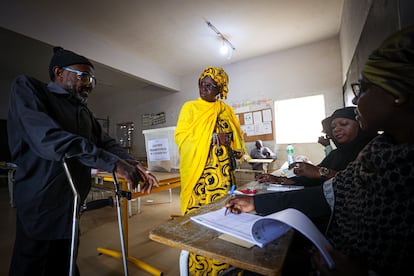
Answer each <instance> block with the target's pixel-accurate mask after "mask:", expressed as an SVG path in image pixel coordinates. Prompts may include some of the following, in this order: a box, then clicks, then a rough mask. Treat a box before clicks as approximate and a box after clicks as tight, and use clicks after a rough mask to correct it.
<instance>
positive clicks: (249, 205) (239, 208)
mask: <svg viewBox="0 0 414 276" xmlns="http://www.w3.org/2000/svg"><path fill="white" fill-rule="evenodd" d="M224 206H225V207H226V208H227V209H228V210H229V211H230V212H232V213H234V214H240V213H249V212H252V211H254V200H253V197H252V196H244V195H236V196H232V197H231V198H230V199H228V200H227V201H226V203H225V205H224Z"/></svg>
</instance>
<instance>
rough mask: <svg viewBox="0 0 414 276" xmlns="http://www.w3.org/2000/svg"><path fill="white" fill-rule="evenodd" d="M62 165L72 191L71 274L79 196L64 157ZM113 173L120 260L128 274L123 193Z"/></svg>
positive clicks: (73, 262)
mask: <svg viewBox="0 0 414 276" xmlns="http://www.w3.org/2000/svg"><path fill="white" fill-rule="evenodd" d="M63 167H64V168H65V172H66V176H67V177H68V180H69V184H70V186H71V189H72V192H73V198H74V200H73V216H72V240H71V249H70V267H69V276H73V275H74V273H75V270H76V256H77V248H78V247H77V243H78V233H79V232H78V230H79V218H80V206H81V205H80V196H79V193H78V190H77V189H76V187H75V184H74V183H73V179H72V175H71V173H70V171H69V167H68V165H67V163H66V158H64V159H63ZM112 174H113V179H114V185H115V198H116V207H117V215H118V227H119V236H120V239H121V249H122V261H123V265H124V275H125V276H128V265H127V255H126V249H125V238H124V231H123V224H122V215H121V200H120V197H121V196H122V195H123V194H122V193H123V192H122V191H121V190H120V188H119V183H118V177H117V175H116V174H115V172H113V173H112ZM125 194H126V197H128V196H129V194H128V193H125Z"/></svg>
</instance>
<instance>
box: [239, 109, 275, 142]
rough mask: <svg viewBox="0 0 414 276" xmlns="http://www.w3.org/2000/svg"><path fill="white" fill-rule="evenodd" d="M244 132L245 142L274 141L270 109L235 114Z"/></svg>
mask: <svg viewBox="0 0 414 276" xmlns="http://www.w3.org/2000/svg"><path fill="white" fill-rule="evenodd" d="M236 115H237V116H238V118H239V122H240V126H241V128H242V130H243V132H244V140H245V142H254V141H256V140H263V141H269V140H274V131H273V114H272V109H271V108H266V109H260V110H256V111H248V112H241V113H237V114H236Z"/></svg>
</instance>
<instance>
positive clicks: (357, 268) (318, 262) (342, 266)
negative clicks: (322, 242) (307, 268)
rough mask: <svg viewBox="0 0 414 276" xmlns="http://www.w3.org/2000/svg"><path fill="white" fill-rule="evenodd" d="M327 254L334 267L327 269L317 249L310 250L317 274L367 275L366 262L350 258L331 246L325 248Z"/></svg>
mask: <svg viewBox="0 0 414 276" xmlns="http://www.w3.org/2000/svg"><path fill="white" fill-rule="evenodd" d="M327 250H328V252H329V254H330V255H331V257H332V259H333V261H334V263H335V268H334V269H332V270H331V269H329V267H328V265H327V264H326V263H325V260H324V258H323V257H322V255H321V253H320V251H319V250H317V249H315V248H314V249H313V250H312V262H313V263H314V265H315V266H316V268H317V269H318V270H319V272H320V274H319V275H324V276H348V275H353V276H362V275H364V276H365V275H368V269H367V267H366V262H365V261H363V260H356V259H353V258H350V257H348V256H346V255H344V254H342V253H341V252H339V251H337V250H335V249H333V248H332V247H328V248H327Z"/></svg>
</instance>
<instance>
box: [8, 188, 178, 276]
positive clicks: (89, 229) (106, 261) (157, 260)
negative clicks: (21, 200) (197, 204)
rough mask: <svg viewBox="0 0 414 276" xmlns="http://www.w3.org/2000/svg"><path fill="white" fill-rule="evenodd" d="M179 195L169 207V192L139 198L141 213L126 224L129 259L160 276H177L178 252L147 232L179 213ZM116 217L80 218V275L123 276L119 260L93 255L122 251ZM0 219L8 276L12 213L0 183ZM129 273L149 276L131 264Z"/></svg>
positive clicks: (110, 212) (106, 212)
mask: <svg viewBox="0 0 414 276" xmlns="http://www.w3.org/2000/svg"><path fill="white" fill-rule="evenodd" d="M179 191H180V190H179V188H176V189H173V200H172V203H170V202H169V196H168V191H164V192H160V193H157V194H151V195H148V196H145V197H142V200H141V213H140V214H134V215H132V217H130V219H129V220H128V223H129V227H128V229H129V235H128V241H129V242H128V244H129V247H128V248H129V255H130V256H132V257H135V258H137V259H139V260H141V261H144V262H145V263H147V264H149V265H151V266H153V267H155V268H157V269H159V270H161V271H162V272H163V275H174V276H176V275H179V263H178V259H179V254H180V250H178V249H175V248H170V247H168V246H165V245H162V244H159V243H157V242H154V241H151V240H150V239H149V238H148V232H149V230H150V229H151V228H153V227H155V226H157V225H160V224H162V223H164V222H166V221H168V220H169V219H170V214H179V213H180V209H179ZM133 205H134V203H133ZM135 206H136V205H135ZM134 210H136V207H135V208H133V211H134ZM116 213H117V210H116V208H115V207H114V208H112V207H104V208H101V209H97V210H93V211H90V212H86V213H84V214H83V215H82V217H81V220H80V229H81V236H80V248H79V253H78V254H79V256H78V262H77V263H78V266H79V268H80V272H81V275H83V276H85V275H100V276H117V275H124V271H123V265H122V261H121V260H119V259H115V258H113V257H109V256H105V255H99V254H98V253H97V251H96V248H97V247H103V248H109V249H114V250H117V251H120V250H121V249H120V248H121V246H120V238H119V232H118V222H117V216H116ZM0 216H1V219H2V221H3V223H2V226H1V227H0V275H8V267H9V262H10V256H11V252H12V248H13V242H14V228H15V209H13V208H11V207H10V206H9V198H8V190H7V187H6V185H4V184H3V183H2V184H1V186H0ZM128 270H129V275H133V276H134V275H137V276H140V275H143V276H144V275H151V274H149V273H148V272H146V271H144V270H141V269H139V268H137V267H136V266H135V265H133V264H131V263H130V264H129V265H128Z"/></svg>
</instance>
